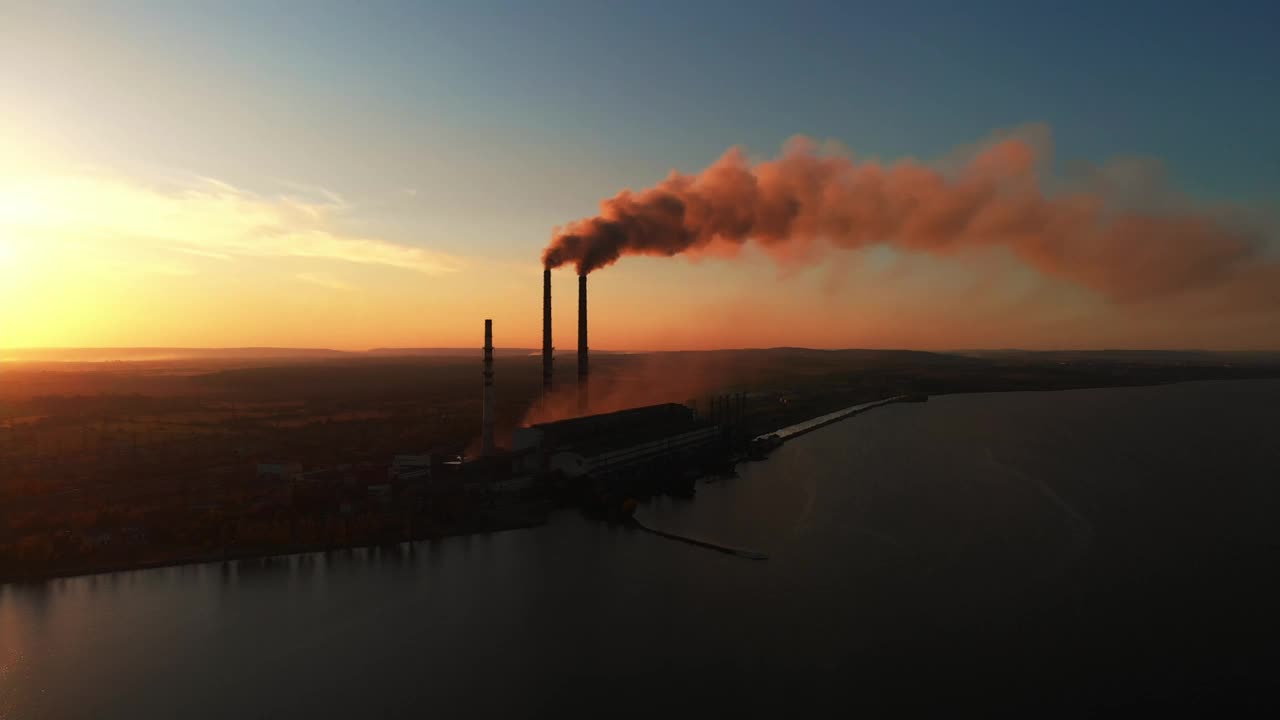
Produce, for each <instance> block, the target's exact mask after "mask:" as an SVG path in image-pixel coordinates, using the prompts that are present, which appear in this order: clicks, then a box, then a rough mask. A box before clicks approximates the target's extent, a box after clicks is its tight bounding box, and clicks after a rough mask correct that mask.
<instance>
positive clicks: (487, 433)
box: [480, 320, 493, 457]
mask: <svg viewBox="0 0 1280 720" xmlns="http://www.w3.org/2000/svg"><path fill="white" fill-rule="evenodd" d="M480 447H481V450H480V453H481V454H482V455H484V456H486V457H487V456H489V455H492V454H493V321H492V320H485V321H484V412H483V415H482V416H481V420H480Z"/></svg>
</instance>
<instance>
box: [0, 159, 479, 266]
mask: <svg viewBox="0 0 1280 720" xmlns="http://www.w3.org/2000/svg"><path fill="white" fill-rule="evenodd" d="M311 190H312V191H313V192H312V194H319V195H321V196H324V195H325V193H328V191H324V192H323V193H321V192H319V191H316V190H315V189H311ZM328 195H329V197H324V199H322V200H319V201H317V200H304V199H298V198H294V197H272V196H263V195H257V194H253V193H250V192H247V191H245V190H242V189H239V188H236V187H234V186H232V185H229V184H227V183H224V182H221V181H217V180H212V179H209V178H203V179H201V180H200V181H199V182H196V183H193V184H190V185H187V186H178V187H166V188H157V187H152V186H145V185H140V184H137V183H133V182H130V181H127V180H123V179H119V178H115V177H109V176H102V175H93V174H83V175H60V176H47V177H35V178H32V177H28V178H23V179H22V182H20V183H18V182H14V183H10V184H0V233H7V234H9V235H11V236H16V237H22V236H24V235H26V236H28V237H37V238H39V239H40V241H48V240H51V239H52V240H58V239H62V240H66V241H68V242H77V243H84V242H92V243H94V244H97V245H102V244H104V243H110V244H114V245H115V246H117V247H119V248H120V249H125V248H128V247H130V246H134V247H136V246H150V247H163V248H169V249H172V250H176V251H180V252H184V253H187V254H192V255H200V256H204V257H209V258H215V259H222V260H225V259H232V258H236V257H246V258H269V257H296V258H311V259H320V260H333V261H340V262H348V263H359V264H365V265H382V266H387V267H395V268H400V269H404V270H409V271H413V272H419V273H423V274H428V275H438V274H442V273H450V272H454V271H456V270H458V269H460V268H461V267H462V261H461V260H460V259H459V258H457V257H455V256H451V255H448V254H445V253H439V252H434V251H431V250H428V249H426V248H422V247H417V246H413V245H406V244H401V243H395V242H390V241H387V240H383V239H380V238H376V237H365V236H361V235H358V234H353V233H350V232H348V231H347V230H345V229H344V227H343V223H342V222H341V220H342V212H343V211H344V210H345V208H346V207H347V206H346V205H344V204H342V199H341V198H340V197H338V196H337V195H335V194H332V193H329V194H328Z"/></svg>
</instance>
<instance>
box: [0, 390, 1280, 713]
mask: <svg viewBox="0 0 1280 720" xmlns="http://www.w3.org/2000/svg"><path fill="white" fill-rule="evenodd" d="M1278 415H1280V381H1233V382H1205V383H1188V384H1180V385H1169V386H1161V387H1146V388H1113V389H1100V390H1074V391H1065V392H1052V393H998V394H976V395H954V396H942V397H934V398H931V399H930V400H929V402H927V403H919V404H911V403H906V404H894V405H888V406H885V407H880V408H876V409H873V410H870V411H868V412H865V413H862V414H859V415H856V416H854V417H852V418H849V419H847V420H844V421H841V422H838V423H836V424H833V425H831V426H829V427H826V428H823V429H820V430H817V431H815V432H812V433H809V434H807V435H804V436H803V437H800V438H797V439H795V440H794V441H791V442H788V443H787V444H785V445H783V446H782V447H781V448H779V449H778V450H777V451H776V452H775V453H774V454H773V455H772V456H771V457H769V458H768V459H767V460H765V461H763V462H756V463H748V464H744V465H741V466H740V467H739V475H738V476H737V477H734V478H729V479H724V480H716V481H712V482H705V483H699V484H698V490H697V497H696V498H695V499H693V500H676V499H667V498H661V499H656V500H654V501H652V502H650V503H648V504H645V505H642V506H641V508H640V510H639V511H638V513H637V515H638V516H639V517H641V518H642V519H643V521H644V522H645V523H646V524H648V525H652V526H654V527H656V528H661V529H663V530H667V531H670V532H675V533H680V534H685V535H690V536H694V537H698V538H703V539H707V540H712V541H716V542H722V543H725V544H728V545H733V546H738V547H743V548H749V549H752V550H756V551H759V552H762V553H765V554H767V555H768V556H769V559H768V560H764V561H752V560H747V559H743V558H739V557H734V556H731V555H726V554H722V553H717V552H714V551H709V550H707V549H704V548H699V547H695V546H691V545H688V544H684V543H679V542H674V541H671V540H668V539H663V538H660V537H656V536H654V535H650V534H647V533H643V532H640V531H637V530H635V529H631V528H626V527H617V526H609V525H606V524H602V523H597V522H594V521H590V520H587V519H584V518H583V517H582V516H581V515H580V514H578V513H577V512H575V511H572V510H565V511H560V512H558V513H557V514H556V515H554V516H553V519H552V522H551V523H550V524H548V525H547V526H544V527H540V528H534V529H529V530H518V531H510V532H502V533H494V534H489V535H476V536H469V537H461V538H450V539H445V540H441V541H436V542H420V543H414V544H412V545H407V544H406V545H404V546H401V547H400V548H398V549H381V550H356V551H337V552H333V553H329V554H312V555H301V556H293V557H286V558H276V559H272V560H269V561H260V560H253V561H241V562H233V563H227V564H209V565H193V566H185V567H175V568H165V569H156V570H141V571H134V572H123V573H112V574H103V575H95V576H88V577H80V578H67V579H58V580H51V581H47V582H42V583H36V584H21V585H6V586H0V718H3V719H6V720H8V719H14V720H34V719H36V718H229V717H245V718H259V717H261V718H280V717H299V716H301V717H374V718H382V717H422V716H429V715H434V716H440V717H456V716H491V715H497V714H507V715H517V716H526V715H552V714H559V715H566V714H569V713H577V712H602V713H608V714H623V715H633V714H634V715H654V714H673V713H687V712H691V711H692V710H693V709H694V708H706V709H707V710H709V711H711V712H714V713H716V714H717V715H720V714H728V713H739V714H742V713H745V714H748V715H755V714H775V715H776V714H783V713H788V714H791V713H796V712H801V713H804V714H815V713H817V712H818V710H819V709H823V708H826V709H831V708H835V709H837V710H838V711H839V712H840V713H841V714H848V713H853V712H858V711H870V712H876V713H879V712H883V711H885V710H886V709H888V710H896V711H902V712H911V711H916V710H926V709H939V708H949V709H960V708H982V709H987V710H996V709H1029V710H1034V711H1036V714H1037V715H1056V714H1062V715H1078V714H1080V712H1082V711H1087V710H1091V709H1099V708H1103V709H1108V708H1113V709H1114V708H1123V707H1126V706H1128V705H1132V704H1135V703H1140V704H1144V705H1148V706H1160V705H1163V706H1167V707H1168V708H1171V709H1183V710H1185V709H1187V708H1188V707H1195V706H1197V705H1201V706H1203V707H1206V708H1209V707H1214V708H1221V707H1222V706H1223V705H1226V704H1232V705H1237V706H1251V707H1255V708H1256V707H1260V706H1261V705H1264V704H1265V705H1272V704H1274V700H1273V699H1272V698H1271V697H1270V695H1271V693H1270V692H1264V689H1267V688H1270V687H1271V686H1272V684H1273V683H1274V679H1275V673H1276V670H1277V669H1278V668H1280V662H1278V660H1280V656H1278V655H1277V651H1276V647H1277V643H1276V640H1277V639H1278V638H1280V633H1278V632H1277V631H1278V630H1280V628H1278V627H1277V625H1278V623H1277V619H1276V614H1277V613H1276V608H1277V607H1278V605H1277V601H1280V592H1278V591H1277V590H1276V589H1275V588H1274V587H1273V585H1276V584H1277V583H1276V582H1275V580H1274V576H1275V575H1276V572H1277V562H1276V561H1277V559H1280V552H1278V548H1280V529H1278V527H1277V523H1276V521H1275V519H1276V517H1277V511H1278V510H1280V488H1277V480H1278V479H1280V431H1278V428H1280V422H1277V421H1278V419H1280V418H1278Z"/></svg>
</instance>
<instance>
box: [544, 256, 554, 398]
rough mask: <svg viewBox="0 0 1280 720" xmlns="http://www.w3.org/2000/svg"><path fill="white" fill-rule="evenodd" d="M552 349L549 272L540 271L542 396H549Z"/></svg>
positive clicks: (548, 270)
mask: <svg viewBox="0 0 1280 720" xmlns="http://www.w3.org/2000/svg"><path fill="white" fill-rule="evenodd" d="M554 352H555V351H554V348H552V347H551V270H550V268H548V269H546V270H543V271H542V396H543V399H546V397H547V396H548V395H550V394H551V377H552V375H553V372H552V363H553V362H554V360H553V357H552V356H553V355H554Z"/></svg>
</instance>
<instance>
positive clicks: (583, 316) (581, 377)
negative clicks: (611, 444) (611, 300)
mask: <svg viewBox="0 0 1280 720" xmlns="http://www.w3.org/2000/svg"><path fill="white" fill-rule="evenodd" d="M587 375H588V368H587V276H586V275H579V276H578V410H580V411H583V412H586V410H587V409H588V408H590V407H591V402H590V399H589V398H588V397H587Z"/></svg>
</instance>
